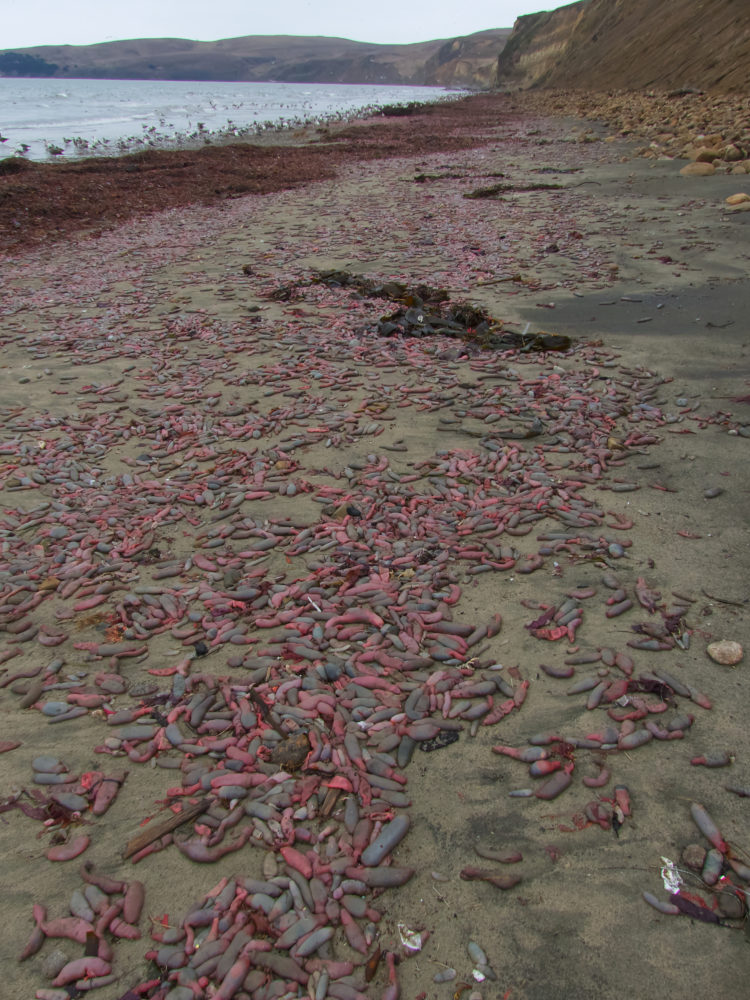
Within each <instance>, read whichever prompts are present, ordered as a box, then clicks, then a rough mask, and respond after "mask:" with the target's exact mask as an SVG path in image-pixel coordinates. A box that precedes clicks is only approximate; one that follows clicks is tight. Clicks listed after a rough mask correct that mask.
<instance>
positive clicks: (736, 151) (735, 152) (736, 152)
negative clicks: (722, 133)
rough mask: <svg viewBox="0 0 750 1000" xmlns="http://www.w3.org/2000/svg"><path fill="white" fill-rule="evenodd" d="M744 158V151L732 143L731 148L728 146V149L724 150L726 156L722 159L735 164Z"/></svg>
mask: <svg viewBox="0 0 750 1000" xmlns="http://www.w3.org/2000/svg"><path fill="white" fill-rule="evenodd" d="M742 158H743V154H742V150H741V149H740V148H739V146H735V145H734V143H731V144H730V145H729V146H727V148H726V149H725V150H724V156H723V157H722V159H724V160H728V161H729V163H734V162H735V161H736V160H741V159H742Z"/></svg>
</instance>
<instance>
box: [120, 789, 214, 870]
mask: <svg viewBox="0 0 750 1000" xmlns="http://www.w3.org/2000/svg"><path fill="white" fill-rule="evenodd" d="M210 804H211V799H209V798H206V799H200V800H199V801H198V802H196V803H194V804H191V805H186V806H185V808H184V809H183V810H182V812H179V813H170V814H169V816H165V817H164V818H163V819H158V820H153V821H152V822H150V823H149V824H148V826H147V827H146V829H145V830H143V831H142V832H141V833H139V834H136V836H135V837H133V838H132V839H131V840H129V841H128V843H127V846H126V847H125V850H124V851H123V852H122V856H123V858H125V859H127V858H130V857H132V855H134V854H137V852H138V851H141V850H143V848H144V847H148V845H149V844H151V843H153V842H154V841H155V840H158V839H159V837H163V836H164V834H165V833H171V832H172V830H176V829H177V827H178V826H182V824H183V823H187V822H189V821H190V820H191V819H195V818H196V817H197V816H200V814H201V813H203V812H205V811H206V809H208V807H209V805H210Z"/></svg>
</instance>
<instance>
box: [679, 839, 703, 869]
mask: <svg viewBox="0 0 750 1000" xmlns="http://www.w3.org/2000/svg"><path fill="white" fill-rule="evenodd" d="M705 860H706V849H705V847H701V845H700V844H687V846H686V847H683V849H682V863H683V864H684V865H686V867H688V868H692V869H693V871H694V872H699V871H700V870H701V869H702V868H703V864H704V862H705Z"/></svg>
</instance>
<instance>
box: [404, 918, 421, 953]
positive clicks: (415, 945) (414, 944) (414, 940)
mask: <svg viewBox="0 0 750 1000" xmlns="http://www.w3.org/2000/svg"><path fill="white" fill-rule="evenodd" d="M398 936H399V937H400V938H401V944H402V945H403V946H404V948H406V949H407V951H421V950H422V935H421V934H420V933H419V931H412V930H410V929H409V928H408V927H407V926H406V924H399V925H398Z"/></svg>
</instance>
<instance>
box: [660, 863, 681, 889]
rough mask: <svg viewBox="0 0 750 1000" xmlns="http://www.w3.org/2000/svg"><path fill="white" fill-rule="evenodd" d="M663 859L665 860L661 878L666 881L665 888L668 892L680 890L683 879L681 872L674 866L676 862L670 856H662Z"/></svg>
mask: <svg viewBox="0 0 750 1000" xmlns="http://www.w3.org/2000/svg"><path fill="white" fill-rule="evenodd" d="M662 861H663V862H664V867H663V868H662V870H661V878H662V881H663V882H664V888H665V889H666V890H667V892H671V893H672V895H674V893H676V892H679V891H680V886H681V885H682V879H681V878H680V874H679V872H678V871H677V869H676V868H675V866H674V862H673V861H670V860H669V858H665V857H663V856H662Z"/></svg>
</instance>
